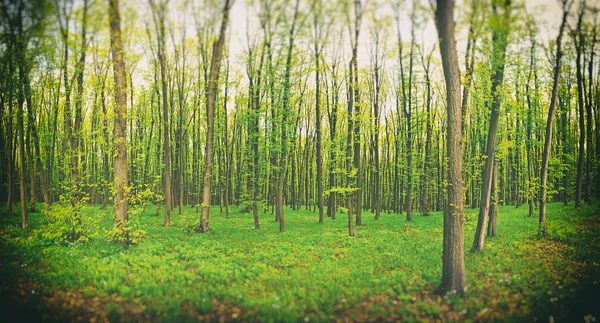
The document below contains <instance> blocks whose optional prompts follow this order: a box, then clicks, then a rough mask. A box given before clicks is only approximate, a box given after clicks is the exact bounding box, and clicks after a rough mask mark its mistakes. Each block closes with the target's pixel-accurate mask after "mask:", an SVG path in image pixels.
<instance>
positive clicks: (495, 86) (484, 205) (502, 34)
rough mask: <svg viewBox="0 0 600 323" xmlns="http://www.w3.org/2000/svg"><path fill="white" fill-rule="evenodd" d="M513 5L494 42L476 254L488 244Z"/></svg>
mask: <svg viewBox="0 0 600 323" xmlns="http://www.w3.org/2000/svg"><path fill="white" fill-rule="evenodd" d="M498 1H499V0H494V4H493V6H494V14H495V15H498V13H497V11H498V7H499V4H498ZM510 6H511V0H505V2H504V10H505V11H504V14H503V15H502V17H501V18H500V17H498V18H500V19H498V20H499V21H500V26H494V27H495V28H494V31H493V36H492V41H493V43H494V45H493V47H494V48H493V56H492V71H493V73H492V76H491V78H492V79H491V83H492V111H491V116H490V124H489V130H488V137H487V149H486V156H487V158H486V160H485V166H484V169H483V173H482V174H481V175H482V185H481V204H480V206H479V217H478V219H477V229H476V232H475V240H474V241H473V247H472V249H471V250H472V251H483V248H484V243H485V229H486V225H487V220H488V212H489V207H490V198H491V190H492V176H493V174H492V172H493V164H494V153H495V151H496V135H497V133H498V119H499V116H500V105H501V104H502V94H501V89H502V83H503V81H504V61H505V57H506V46H507V40H508V33H509V30H510Z"/></svg>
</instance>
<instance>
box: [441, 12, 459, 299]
mask: <svg viewBox="0 0 600 323" xmlns="http://www.w3.org/2000/svg"><path fill="white" fill-rule="evenodd" d="M453 11H454V1H453V0H437V10H436V13H435V17H436V26H437V30H438V35H439V38H440V53H441V56H442V66H443V69H444V77H445V79H446V101H447V114H448V116H447V118H448V119H447V122H448V128H447V150H448V206H447V207H446V210H445V211H444V243H443V256H442V263H443V264H442V292H443V293H444V294H446V295H448V294H454V293H463V292H464V291H465V290H466V288H467V279H466V276H465V264H464V231H463V225H464V221H465V217H464V204H463V180H462V151H461V137H462V136H461V104H460V71H459V68H458V67H459V65H458V56H457V54H456V40H455V36H454V16H453Z"/></svg>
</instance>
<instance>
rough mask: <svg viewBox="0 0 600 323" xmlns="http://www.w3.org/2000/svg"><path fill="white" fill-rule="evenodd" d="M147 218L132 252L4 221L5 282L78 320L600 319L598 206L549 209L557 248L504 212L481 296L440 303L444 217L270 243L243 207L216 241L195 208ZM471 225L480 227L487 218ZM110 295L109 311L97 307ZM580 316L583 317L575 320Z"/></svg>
mask: <svg viewBox="0 0 600 323" xmlns="http://www.w3.org/2000/svg"><path fill="white" fill-rule="evenodd" d="M141 210H142V208H140V207H135V208H132V213H130V217H131V222H136V221H137V222H136V223H137V224H136V225H137V226H138V227H137V228H138V229H141V230H144V231H147V234H146V237H151V238H147V239H145V240H144V242H143V243H141V244H138V245H136V246H135V247H134V248H129V249H125V250H124V249H123V248H122V247H120V246H119V245H117V244H114V243H107V239H106V238H105V237H104V236H103V239H91V240H90V241H89V243H87V244H83V245H82V244H55V243H49V242H48V241H47V240H40V239H38V238H37V235H36V234H32V233H31V232H29V231H26V230H23V229H21V228H19V227H18V223H19V218H18V217H8V216H3V217H0V224H1V227H2V231H1V234H0V242H1V243H0V245H1V246H2V249H1V250H2V251H3V252H4V253H3V257H2V262H1V264H2V266H0V273H2V274H3V275H4V274H5V272H6V273H10V272H11V270H12V272H19V273H21V274H22V275H24V276H25V277H28V278H30V279H31V280H32V281H34V282H35V283H36V284H37V287H36V288H35V290H36V293H37V291H38V290H40V291H41V290H47V291H48V292H49V293H55V292H63V291H68V293H62V294H51V295H52V297H55V298H58V297H59V296H60V295H62V297H67V298H66V299H62V301H63V304H66V305H65V308H63V309H61V310H62V311H64V312H66V313H71V314H69V315H82V317H85V318H90V315H93V317H96V316H101V315H106V316H107V317H109V318H110V319H112V320H124V321H136V320H152V318H154V319H157V318H159V317H160V318H162V319H164V320H167V321H189V320H192V319H198V317H200V316H201V317H202V318H203V319H205V320H208V321H218V320H219V318H220V317H223V318H228V319H229V318H232V317H233V315H234V314H235V315H238V316H236V319H232V320H238V319H240V320H241V319H243V320H247V321H304V320H306V319H305V318H308V320H309V321H311V322H314V321H331V320H336V319H339V318H340V317H348V318H352V319H354V320H357V321H363V320H364V321H366V320H367V316H368V317H369V319H372V320H374V321H384V320H386V319H390V320H392V318H394V319H396V320H401V321H411V320H414V321H419V320H421V321H434V320H440V321H452V320H460V321H463V320H465V321H469V320H473V321H506V320H508V321H529V320H532V319H533V317H537V318H538V319H539V318H540V317H548V316H554V318H555V320H556V321H557V322H559V321H572V320H570V318H578V319H580V318H582V317H584V316H585V315H588V314H592V315H593V316H595V317H598V312H597V310H595V309H594V307H593V306H592V303H593V300H594V297H593V296H583V295H584V294H582V292H585V291H586V288H587V287H585V286H583V285H586V286H587V285H589V286H590V287H589V288H588V289H590V290H593V286H594V285H593V284H591V283H590V284H582V282H583V281H584V280H583V279H584V277H587V278H586V279H587V280H586V281H590V282H593V281H600V267H598V266H596V265H593V264H594V263H600V253H599V252H598V248H596V246H595V244H594V243H595V240H597V239H595V237H597V235H598V230H600V223H599V222H598V220H597V218H596V217H593V216H590V215H593V214H597V210H598V205H597V204H596V205H593V206H586V207H584V208H583V209H581V210H579V211H574V210H573V209H572V206H567V207H563V206H562V205H561V204H560V203H550V204H548V225H549V232H550V238H543V239H539V238H537V229H538V219H537V218H536V217H527V208H526V207H520V208H514V207H511V206H500V207H499V211H498V235H497V236H496V237H494V238H491V239H488V241H487V244H486V250H485V252H483V253H475V254H473V253H466V254H465V266H466V271H467V277H468V292H467V294H466V295H464V297H454V298H447V297H440V296H438V293H437V292H438V289H437V286H439V282H440V279H441V266H442V259H441V255H442V239H443V237H442V230H443V229H442V228H443V216H442V213H441V212H431V213H430V216H428V217H414V218H413V222H410V223H407V222H406V221H405V219H404V217H402V216H398V215H394V214H385V213H382V215H381V218H380V220H377V221H375V220H371V219H372V214H369V212H366V211H365V212H364V213H363V218H364V220H365V225H364V226H361V227H359V228H358V229H357V236H356V237H353V238H350V237H347V236H346V230H347V227H346V221H345V220H343V219H340V220H336V221H326V223H325V224H319V223H318V222H317V221H315V214H314V213H312V212H308V211H294V212H292V211H291V210H289V209H286V212H287V215H288V216H286V222H287V223H286V224H287V227H288V229H287V230H286V232H285V233H284V234H281V233H279V227H278V226H279V224H278V223H277V222H274V221H264V222H263V223H262V224H263V225H262V226H261V230H258V231H256V230H254V229H253V220H252V216H249V215H248V214H246V213H244V212H242V210H240V209H238V208H234V207H232V210H231V218H230V219H225V217H224V214H220V213H219V208H218V206H217V207H213V208H212V209H211V231H210V232H209V233H208V234H197V233H195V232H193V229H195V227H196V226H197V223H198V222H197V221H198V215H197V214H196V213H195V209H194V208H191V207H186V208H184V212H183V215H181V216H174V217H173V218H172V227H168V228H165V227H162V220H163V219H162V218H161V217H155V216H153V215H154V214H155V206H154V205H149V206H148V207H147V209H146V210H145V211H144V212H143V213H141ZM136 212H140V213H139V214H137V213H136ZM103 213H104V215H105V216H102V215H103ZM83 214H84V217H90V218H97V219H103V218H104V220H101V221H100V226H101V228H103V230H101V231H100V232H102V233H103V234H104V233H105V232H109V231H110V230H111V229H112V227H113V220H112V217H111V216H110V211H101V210H99V208H98V207H97V206H91V207H86V208H84V211H83ZM465 214H467V218H468V217H469V216H468V215H469V214H472V215H473V216H475V214H477V210H474V209H467V210H465ZM581 221H584V222H581ZM130 224H131V223H130ZM475 225H476V221H467V222H466V223H465V237H472V236H473V234H474V231H475ZM31 226H32V228H37V229H38V230H37V232H43V230H46V225H45V224H44V218H43V216H42V215H40V214H35V213H34V214H32V215H31ZM132 227H133V225H132ZM186 227H192V230H189V232H188V231H186ZM130 234H131V231H130ZM130 238H131V237H130ZM465 240H466V241H465V242H466V243H469V242H470V241H467V240H469V239H465ZM584 261H585V262H584ZM3 277H6V276H3ZM26 292H27V293H29V294H31V289H29V290H26ZM596 292H597V291H596ZM589 295H594V294H589ZM68 297H72V298H74V299H71V298H68ZM75 297H77V298H75ZM96 297H98V300H99V301H100V302H101V304H102V306H101V307H93V306H94V305H93V304H95V303H94V302H98V301H94V299H95V298H96ZM86 300H87V301H86ZM82 301H83V302H89V304H91V305H90V308H97V310H96V311H95V312H89V311H85V312H82V313H78V312H77V308H76V307H74V305H68V304H71V303H72V304H76V303H77V302H82ZM141 304H143V306H144V307H141ZM573 304H578V306H579V307H578V308H579V310H571V309H572V308H574V307H572V305H573ZM96 306H97V305H96ZM461 313H462V314H461ZM146 315H148V316H146ZM211 315H213V316H211ZM214 315H216V316H214ZM65 320H68V317H67V319H65Z"/></svg>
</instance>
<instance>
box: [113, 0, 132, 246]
mask: <svg viewBox="0 0 600 323" xmlns="http://www.w3.org/2000/svg"><path fill="white" fill-rule="evenodd" d="M109 20H110V48H111V52H112V56H113V74H114V80H115V101H116V102H115V103H116V107H115V115H116V119H115V125H114V127H115V128H114V135H113V140H114V145H115V157H114V176H115V179H114V188H115V196H114V204H115V227H117V228H119V227H122V226H124V225H125V223H126V222H127V221H128V220H129V216H128V214H127V209H128V197H127V195H128V194H127V189H128V188H127V186H128V185H129V178H128V174H127V169H128V166H127V78H126V77H127V76H126V71H125V52H124V49H123V39H122V35H121V17H120V15H119V0H109ZM125 234H126V235H127V231H125ZM127 240H128V237H127V236H126V237H125V241H127Z"/></svg>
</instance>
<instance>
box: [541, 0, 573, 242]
mask: <svg viewBox="0 0 600 323" xmlns="http://www.w3.org/2000/svg"><path fill="white" fill-rule="evenodd" d="M571 4H572V2H570V1H569V0H562V6H563V17H562V23H561V24H560V29H559V31H558V36H557V38H556V56H555V57H556V62H555V66H554V77H553V82H554V85H553V86H552V97H551V100H550V109H549V111H548V119H547V120H546V138H545V140H544V152H543V154H542V169H541V173H540V214H539V232H540V234H541V235H542V236H547V235H548V224H547V223H546V194H547V189H548V188H547V187H546V186H547V180H548V162H549V160H550V145H551V144H552V122H553V121H554V115H555V114H556V100H557V98H558V85H559V84H558V83H559V81H560V65H561V58H562V50H561V42H562V36H563V31H564V29H565V25H566V23H567V17H568V15H569V9H570V6H571Z"/></svg>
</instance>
